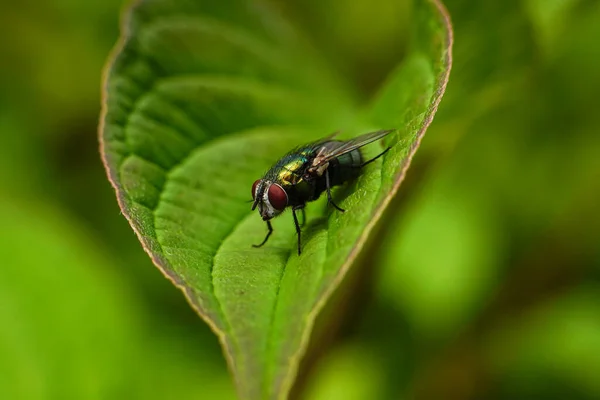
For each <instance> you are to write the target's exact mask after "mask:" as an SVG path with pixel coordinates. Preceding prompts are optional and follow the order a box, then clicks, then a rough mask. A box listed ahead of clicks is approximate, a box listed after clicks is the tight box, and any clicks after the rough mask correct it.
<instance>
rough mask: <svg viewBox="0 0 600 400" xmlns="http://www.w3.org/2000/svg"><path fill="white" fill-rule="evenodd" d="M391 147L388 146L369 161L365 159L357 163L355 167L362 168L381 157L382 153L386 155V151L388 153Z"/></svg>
mask: <svg viewBox="0 0 600 400" xmlns="http://www.w3.org/2000/svg"><path fill="white" fill-rule="evenodd" d="M390 149H391V147H388V148H387V149H385V150H384V151H382V152H381V153H379V154H377V155H376V156H375V157H373V158H371V159H370V160H368V161H365V162H364V163H362V164H360V165H357V166H356V167H355V168H362V167H364V166H365V165H367V164H370V163H372V162H373V161H375V160H377V159H378V158H379V157H381V156H382V155H384V154H385V153H387V152H388V151H390Z"/></svg>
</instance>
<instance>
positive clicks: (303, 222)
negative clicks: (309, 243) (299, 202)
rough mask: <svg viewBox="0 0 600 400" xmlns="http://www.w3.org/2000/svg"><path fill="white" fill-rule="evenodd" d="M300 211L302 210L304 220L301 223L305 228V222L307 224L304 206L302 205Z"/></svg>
mask: <svg viewBox="0 0 600 400" xmlns="http://www.w3.org/2000/svg"><path fill="white" fill-rule="evenodd" d="M300 211H302V222H301V223H300V227H301V228H303V227H304V224H306V211H304V207H302V208H301V209H300Z"/></svg>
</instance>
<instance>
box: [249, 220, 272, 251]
mask: <svg viewBox="0 0 600 400" xmlns="http://www.w3.org/2000/svg"><path fill="white" fill-rule="evenodd" d="M267 228H269V232H267V236H266V237H265V240H263V241H262V243H261V244H253V245H252V247H261V246H262V245H263V244H265V243H267V240H269V236H271V233H273V226H271V221H267Z"/></svg>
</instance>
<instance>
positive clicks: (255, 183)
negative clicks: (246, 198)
mask: <svg viewBox="0 0 600 400" xmlns="http://www.w3.org/2000/svg"><path fill="white" fill-rule="evenodd" d="M259 183H260V179H257V180H255V181H254V183H253V184H252V200H256V187H257V186H258V184H259Z"/></svg>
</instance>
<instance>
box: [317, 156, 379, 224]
mask: <svg viewBox="0 0 600 400" xmlns="http://www.w3.org/2000/svg"><path fill="white" fill-rule="evenodd" d="M377 157H379V156H377ZM325 187H326V188H327V201H328V202H329V204H331V205H332V206H334V207H335V208H337V209H338V210H339V211H341V212H344V211H346V210H344V209H343V208H340V207H338V206H337V204H335V203H334V202H333V199H332V198H331V186H330V185H329V169H326V170H325Z"/></svg>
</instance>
